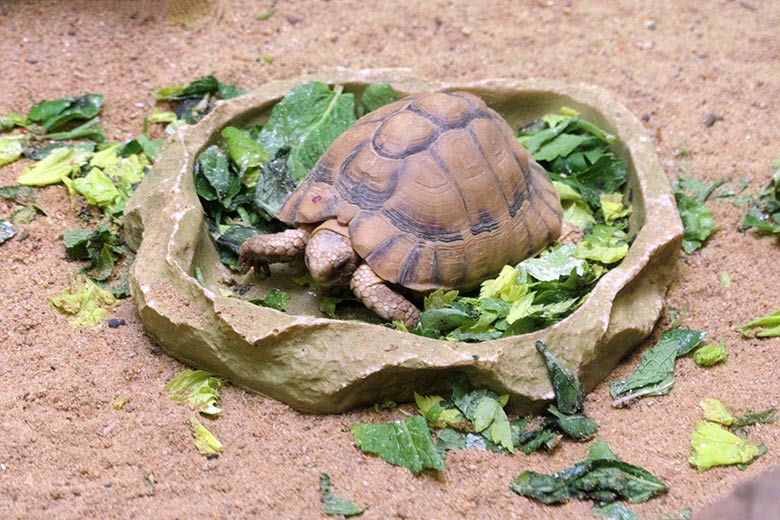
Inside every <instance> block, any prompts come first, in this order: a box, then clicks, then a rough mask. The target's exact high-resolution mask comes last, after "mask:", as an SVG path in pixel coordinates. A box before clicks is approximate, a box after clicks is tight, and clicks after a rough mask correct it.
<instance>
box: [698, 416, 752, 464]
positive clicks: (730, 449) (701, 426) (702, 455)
mask: <svg viewBox="0 0 780 520" xmlns="http://www.w3.org/2000/svg"><path fill="white" fill-rule="evenodd" d="M758 455H759V447H758V446H754V445H753V444H750V443H749V442H748V441H747V439H744V438H742V437H737V436H736V435H734V434H733V433H731V432H728V431H726V430H724V429H723V428H721V427H720V426H718V425H717V424H715V423H711V422H706V421H699V422H697V423H696V431H695V432H693V433H692V434H691V457H690V459H688V460H689V462H690V463H691V465H692V466H694V467H696V469H698V470H699V471H706V470H708V469H710V468H712V467H715V466H728V465H730V464H746V463H748V462H750V461H752V460H753V459H754V458H756V457H757V456H758Z"/></svg>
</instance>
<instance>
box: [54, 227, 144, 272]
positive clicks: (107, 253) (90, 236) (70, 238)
mask: <svg viewBox="0 0 780 520" xmlns="http://www.w3.org/2000/svg"><path fill="white" fill-rule="evenodd" d="M62 241H63V243H64V245H65V250H66V251H67V253H68V256H70V257H71V258H73V259H76V260H89V264H88V265H87V266H86V267H85V268H84V269H82V271H81V272H82V273H84V274H86V275H87V276H89V277H90V278H91V279H92V280H94V281H96V282H103V281H105V280H106V279H108V278H109V277H110V276H111V275H112V274H113V272H114V266H115V265H116V262H117V261H118V260H119V259H120V258H121V257H122V255H125V254H128V253H129V250H128V249H127V246H125V244H124V241H123V240H122V237H121V236H120V235H119V234H118V233H116V232H115V231H114V230H112V226H111V223H110V221H106V222H104V223H103V224H101V225H99V226H98V227H97V228H95V229H94V230H93V231H86V230H83V229H72V230H67V231H63V232H62Z"/></svg>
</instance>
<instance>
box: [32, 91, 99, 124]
mask: <svg viewBox="0 0 780 520" xmlns="http://www.w3.org/2000/svg"><path fill="white" fill-rule="evenodd" d="M102 109H103V95H102V94H86V95H84V96H79V97H65V98H62V99H55V100H53V101H41V102H40V103H38V104H36V105H35V106H33V107H32V108H31V109H30V111H29V112H27V121H28V123H35V124H36V125H38V126H40V127H41V128H42V129H43V132H44V133H49V132H51V131H53V130H57V129H61V128H63V127H64V126H65V125H66V124H67V123H69V122H71V121H74V120H80V119H92V118H93V117H95V116H97V115H98V114H99V113H100V111H101V110H102Z"/></svg>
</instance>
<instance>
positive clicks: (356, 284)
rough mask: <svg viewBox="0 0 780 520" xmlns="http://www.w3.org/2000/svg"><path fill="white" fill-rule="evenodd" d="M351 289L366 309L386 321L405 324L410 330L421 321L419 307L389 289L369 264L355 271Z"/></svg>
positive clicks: (350, 283)
mask: <svg viewBox="0 0 780 520" xmlns="http://www.w3.org/2000/svg"><path fill="white" fill-rule="evenodd" d="M349 287H350V289H352V292H354V293H355V296H357V297H358V298H359V299H360V301H362V302H363V304H364V305H365V306H366V307H368V308H369V309H370V310H372V311H374V312H375V313H376V314H378V315H379V316H381V317H382V318H384V319H386V320H390V321H400V322H403V324H404V325H406V327H407V328H409V329H412V328H414V327H416V326H417V323H418V322H419V321H420V311H419V310H418V309H417V307H415V306H414V304H413V303H412V302H410V301H409V300H407V299H406V298H404V297H403V296H401V295H400V294H398V293H397V292H395V291H394V290H392V289H391V288H390V287H388V286H387V285H386V284H385V281H384V280H382V279H381V278H379V277H378V276H377V275H376V274H375V273H374V271H372V270H371V268H370V267H368V265H367V264H363V265H361V266H360V267H358V268H357V269H355V273H354V274H353V275H352V280H351V281H350V282H349Z"/></svg>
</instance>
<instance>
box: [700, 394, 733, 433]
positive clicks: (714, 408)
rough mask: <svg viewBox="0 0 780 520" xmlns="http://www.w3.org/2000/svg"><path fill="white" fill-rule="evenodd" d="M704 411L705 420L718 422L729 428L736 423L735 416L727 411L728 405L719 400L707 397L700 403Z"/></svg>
mask: <svg viewBox="0 0 780 520" xmlns="http://www.w3.org/2000/svg"><path fill="white" fill-rule="evenodd" d="M699 406H701V409H702V411H703V412H704V418H705V419H707V420H708V421H712V422H716V423H718V424H723V425H726V426H729V425H730V424H732V423H733V422H734V416H733V415H731V414H730V413H729V411H728V410H727V409H726V405H725V404H723V403H722V402H721V401H719V400H718V399H715V398H712V397H707V398H706V399H704V400H703V401H702V402H700V403H699Z"/></svg>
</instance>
